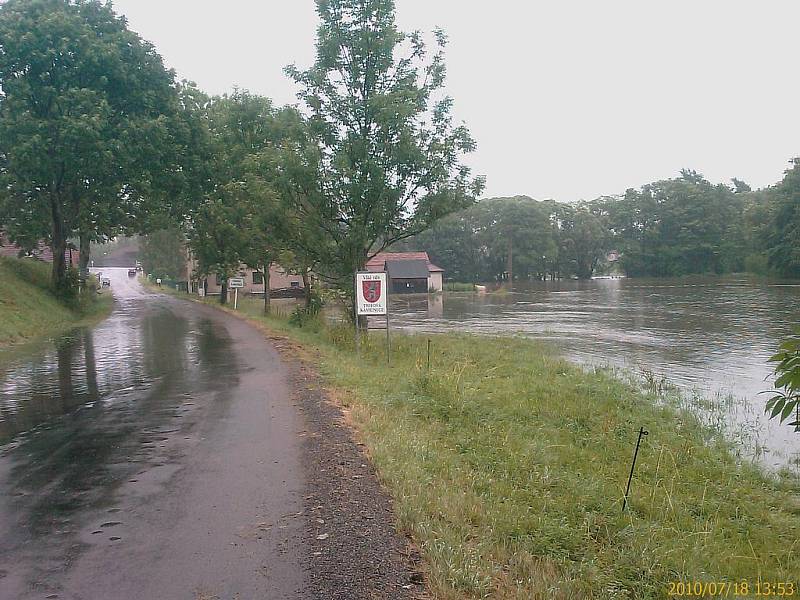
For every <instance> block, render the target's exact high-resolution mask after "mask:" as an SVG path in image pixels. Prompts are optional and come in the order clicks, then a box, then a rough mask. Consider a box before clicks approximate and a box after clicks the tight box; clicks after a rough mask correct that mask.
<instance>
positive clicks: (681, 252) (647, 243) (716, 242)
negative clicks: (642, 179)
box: [606, 170, 745, 276]
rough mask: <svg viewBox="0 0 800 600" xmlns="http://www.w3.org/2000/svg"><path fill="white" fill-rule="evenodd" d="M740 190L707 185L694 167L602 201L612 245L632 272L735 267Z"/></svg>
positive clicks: (739, 255) (739, 263)
mask: <svg viewBox="0 0 800 600" xmlns="http://www.w3.org/2000/svg"><path fill="white" fill-rule="evenodd" d="M743 197H744V194H734V193H733V191H732V190H731V189H730V188H728V187H727V186H724V185H716V186H715V185H712V184H711V183H709V182H708V181H707V180H706V179H705V178H703V177H702V175H700V174H698V173H696V172H695V171H689V170H684V171H682V172H681V176H680V177H678V178H676V179H668V180H664V181H657V182H655V183H651V184H647V185H645V186H643V187H642V188H641V190H633V189H631V190H628V191H627V192H626V193H625V195H624V196H623V197H622V198H619V199H608V201H607V204H606V211H607V212H608V215H609V219H610V222H611V226H612V229H613V231H614V234H615V237H614V243H615V244H616V245H617V247H618V250H619V251H620V252H621V255H622V259H621V260H622V266H623V268H624V269H625V272H626V273H627V274H628V275H632V276H675V275H687V274H693V273H723V272H726V271H728V272H729V271H740V270H742V268H743V266H744V254H745V248H744V247H743V245H742V236H741V231H740V229H739V227H738V224H739V223H740V222H741V215H742V212H743V209H744V200H743Z"/></svg>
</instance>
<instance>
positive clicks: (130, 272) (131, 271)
mask: <svg viewBox="0 0 800 600" xmlns="http://www.w3.org/2000/svg"><path fill="white" fill-rule="evenodd" d="M136 272H137V271H136V269H128V277H136Z"/></svg>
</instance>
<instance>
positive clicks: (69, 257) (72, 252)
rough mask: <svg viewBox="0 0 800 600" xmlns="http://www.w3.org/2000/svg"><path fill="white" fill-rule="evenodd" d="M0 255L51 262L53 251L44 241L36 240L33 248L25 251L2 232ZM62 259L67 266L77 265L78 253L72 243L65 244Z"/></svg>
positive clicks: (78, 260)
mask: <svg viewBox="0 0 800 600" xmlns="http://www.w3.org/2000/svg"><path fill="white" fill-rule="evenodd" d="M0 256H8V257H11V258H18V257H30V258H35V259H37V260H41V261H44V262H49V263H51V262H53V251H52V250H51V249H50V246H48V245H47V244H45V243H44V242H42V241H40V242H38V243H37V244H36V247H35V248H34V249H33V250H31V251H30V252H26V251H25V250H23V249H22V248H21V247H19V246H17V245H16V244H12V243H11V242H10V241H9V240H8V239H7V238H6V237H5V236H3V235H2V234H0ZM64 259H65V260H66V262H67V267H75V268H77V267H78V265H79V263H80V257H79V253H78V251H77V250H76V249H75V247H74V246H73V245H72V244H67V249H66V251H65V252H64Z"/></svg>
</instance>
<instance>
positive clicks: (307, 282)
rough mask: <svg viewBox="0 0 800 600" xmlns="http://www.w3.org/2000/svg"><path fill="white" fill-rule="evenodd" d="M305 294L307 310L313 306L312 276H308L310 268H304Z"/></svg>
mask: <svg viewBox="0 0 800 600" xmlns="http://www.w3.org/2000/svg"><path fill="white" fill-rule="evenodd" d="M303 295H304V297H305V300H306V310H308V309H309V308H311V278H310V277H309V276H308V269H305V268H304V269H303Z"/></svg>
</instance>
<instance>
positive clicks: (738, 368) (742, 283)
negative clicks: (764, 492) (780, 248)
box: [391, 276, 800, 467]
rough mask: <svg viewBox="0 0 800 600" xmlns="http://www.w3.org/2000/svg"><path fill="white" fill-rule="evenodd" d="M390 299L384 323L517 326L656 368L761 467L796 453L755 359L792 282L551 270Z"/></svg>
mask: <svg viewBox="0 0 800 600" xmlns="http://www.w3.org/2000/svg"><path fill="white" fill-rule="evenodd" d="M391 310H392V315H391V321H392V324H393V326H395V327H400V328H403V329H406V330H410V331H417V332H437V331H467V332H472V333H479V334H487V335H508V334H515V335H523V336H529V337H532V338H535V339H539V340H546V341H547V342H549V343H552V344H553V345H555V346H556V348H558V349H559V350H560V351H561V352H562V353H563V354H564V355H565V356H566V357H568V358H570V359H572V360H574V361H576V362H579V363H582V364H586V365H597V366H612V367H616V368H622V369H626V370H630V371H632V372H634V373H636V374H638V375H643V374H644V375H645V376H646V377H648V378H650V379H651V380H652V379H661V378H665V379H666V380H667V381H669V382H670V383H673V384H676V385H678V386H680V387H681V388H682V389H683V390H684V392H685V395H686V396H687V397H688V398H691V397H692V396H695V397H696V396H702V397H703V398H704V408H703V409H699V408H698V411H699V412H702V413H703V415H702V416H703V417H704V419H706V421H708V422H709V423H710V424H712V425H714V426H718V427H719V428H720V429H722V430H724V431H725V433H726V434H728V435H729V436H730V437H731V438H732V439H733V440H734V441H735V442H737V443H738V444H740V447H741V449H742V451H743V453H744V454H745V455H747V456H748V457H750V458H754V459H756V460H758V461H759V462H760V463H762V464H764V465H766V466H769V467H781V466H784V465H795V466H796V465H797V464H798V460H800V433H796V432H795V431H794V429H793V428H792V427H789V426H786V425H778V424H777V423H776V422H775V421H769V420H768V419H766V417H765V416H764V415H763V406H764V402H765V396H759V392H761V391H764V390H767V389H770V386H771V380H770V379H769V376H770V374H771V367H770V365H769V364H768V363H767V359H768V358H769V357H770V356H771V355H772V354H773V353H774V352H775V350H776V347H777V345H778V343H779V341H780V340H781V338H782V337H783V336H785V335H787V334H788V333H790V332H791V330H792V327H793V326H796V325H797V324H798V323H800V282H769V281H764V280H761V279H755V278H749V277H739V276H731V277H724V278H716V277H715V278H702V277H698V278H685V279H684V278H682V279H596V280H593V281H557V282H546V283H536V284H521V285H518V286H517V287H516V288H515V291H514V292H513V293H507V294H491V293H490V294H469V293H445V294H442V295H438V296H430V297H427V296H395V297H394V298H393V299H392V306H391ZM706 401H710V404H709V403H708V402H706ZM690 402H691V401H690ZM695 404H697V403H695Z"/></svg>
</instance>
